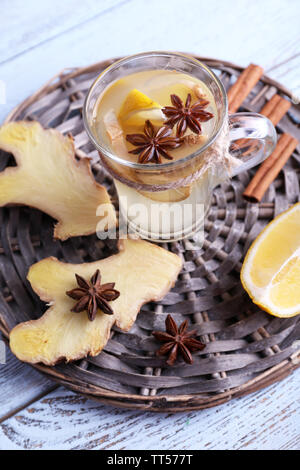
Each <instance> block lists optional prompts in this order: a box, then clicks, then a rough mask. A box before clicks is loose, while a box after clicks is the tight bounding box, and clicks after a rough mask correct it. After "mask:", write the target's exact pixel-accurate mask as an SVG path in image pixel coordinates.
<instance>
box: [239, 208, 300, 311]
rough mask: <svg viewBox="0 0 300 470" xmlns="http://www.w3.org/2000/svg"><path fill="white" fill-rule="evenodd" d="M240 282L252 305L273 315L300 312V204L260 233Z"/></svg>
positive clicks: (244, 267)
mask: <svg viewBox="0 0 300 470" xmlns="http://www.w3.org/2000/svg"><path fill="white" fill-rule="evenodd" d="M241 281H242V284H243V286H244V288H245V290H246V291H247V292H248V294H249V295H250V297H251V298H252V300H253V302H254V303H256V304H257V305H259V306H260V307H261V308H262V309H263V310H265V311H267V312H269V313H271V314H272V315H274V316H276V317H282V318H287V317H293V316H295V315H298V314H299V313H300V203H298V204H295V205H294V206H292V207H291V208H290V209H288V210H287V211H285V212H283V213H282V214H280V215H279V216H278V217H276V218H275V219H274V220H273V221H272V222H270V223H269V224H268V225H267V227H266V228H265V229H264V230H263V231H262V232H261V233H260V235H259V236H258V237H257V239H256V240H255V241H254V243H253V244H252V245H251V247H250V249H249V251H248V253H247V255H246V258H245V261H244V263H243V267H242V270H241Z"/></svg>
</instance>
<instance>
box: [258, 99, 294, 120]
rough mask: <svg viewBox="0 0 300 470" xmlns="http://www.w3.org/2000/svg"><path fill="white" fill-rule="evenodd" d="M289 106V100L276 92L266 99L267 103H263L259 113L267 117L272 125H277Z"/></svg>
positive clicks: (290, 104)
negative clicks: (268, 99)
mask: <svg viewBox="0 0 300 470" xmlns="http://www.w3.org/2000/svg"><path fill="white" fill-rule="evenodd" d="M291 106H292V103H291V102H290V101H288V100H286V99H285V98H282V96H279V95H277V94H276V95H274V96H273V97H272V98H271V99H270V101H268V103H266V104H265V106H264V107H263V108H262V110H261V111H260V114H263V115H264V116H266V117H267V118H269V119H270V121H271V122H272V123H273V124H274V126H277V124H278V123H279V121H280V120H281V119H282V118H283V116H284V115H285V114H286V113H287V111H288V110H289V109H290V107H291Z"/></svg>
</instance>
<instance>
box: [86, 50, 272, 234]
mask: <svg viewBox="0 0 300 470" xmlns="http://www.w3.org/2000/svg"><path fill="white" fill-rule="evenodd" d="M156 69H164V70H176V71H178V72H181V73H184V74H187V75H192V76H194V77H196V78H198V79H200V80H201V81H202V82H204V83H205V85H206V86H207V87H208V88H209V90H210V91H211V93H212V95H213V97H214V100H215V104H216V113H217V115H216V119H215V126H214V129H213V132H212V134H211V135H210V137H209V139H208V140H207V142H206V143H205V145H203V147H201V148H200V149H198V150H197V151H194V152H191V153H190V154H189V155H187V156H186V157H184V158H182V159H179V160H176V161H168V162H167V163H161V164H146V165H145V164H140V163H133V162H131V161H127V160H124V159H123V158H122V157H121V156H120V155H117V154H115V153H113V151H112V150H111V148H109V147H108V146H107V145H105V144H104V143H103V142H101V141H100V140H99V137H98V135H97V133H96V131H95V128H94V118H95V112H96V109H97V104H98V100H99V97H100V96H101V95H102V94H103V92H104V91H105V89H106V88H107V87H108V86H109V85H111V83H112V82H114V81H116V80H118V79H120V78H122V77H124V76H126V75H129V74H132V73H136V72H139V71H146V70H156ZM133 88H134V84H133ZM97 112H101V109H98V111H97ZM83 118H84V124H85V129H86V131H87V133H88V135H89V137H90V139H91V141H92V142H93V144H94V145H95V147H96V149H97V150H98V151H99V155H100V157H101V160H102V163H103V165H104V167H105V168H106V170H107V171H108V172H109V173H110V174H111V175H112V177H113V179H114V183H115V186H116V189H117V192H118V196H119V207H120V213H121V216H122V217H123V220H125V222H126V224H127V227H128V229H129V230H130V232H134V233H135V234H137V235H138V236H140V237H142V238H145V239H148V240H153V241H156V242H169V241H175V240H179V239H182V238H190V237H193V236H194V235H195V234H197V233H200V232H201V230H202V229H203V226H204V219H205V215H206V214H207V212H208V210H209V207H210V202H211V199H212V194H213V190H214V188H215V187H216V186H217V185H218V184H220V183H222V182H225V181H226V180H228V179H229V178H231V177H233V176H235V175H237V174H238V173H241V172H243V171H245V170H248V169H250V168H252V167H253V166H255V165H257V164H259V163H260V162H262V161H263V160H264V159H265V158H267V157H268V156H269V155H270V153H271V152H272V151H273V149H274V147H275V145H276V141H277V137H276V131H275V128H274V126H273V124H272V123H271V121H270V120H269V119H268V118H266V117H264V116H262V115H260V114H256V113H244V112H242V113H237V114H230V115H228V104H227V96H226V91H225V89H224V86H223V84H222V83H221V82H220V80H219V79H218V77H217V76H216V75H215V74H214V73H213V72H212V70H210V69H209V67H207V66H206V65H205V64H203V63H202V62H200V61H199V60H197V59H194V58H192V57H190V56H186V55H184V54H178V53H170V52H147V53H142V54H137V55H134V56H130V57H126V58H124V59H121V60H119V61H117V62H115V63H114V64H112V65H111V66H110V67H108V68H107V69H106V70H104V72H102V73H101V75H99V77H98V78H97V79H96V80H95V82H94V83H93V85H92V86H91V88H90V90H89V92H88V94H87V96H86V99H85V103H84V108H83ZM229 150H230V153H229Z"/></svg>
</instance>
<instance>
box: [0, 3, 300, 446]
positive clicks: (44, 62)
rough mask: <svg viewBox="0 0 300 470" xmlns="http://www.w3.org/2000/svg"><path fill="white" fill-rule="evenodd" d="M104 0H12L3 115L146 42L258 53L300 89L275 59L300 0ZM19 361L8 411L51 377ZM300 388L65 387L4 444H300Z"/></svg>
mask: <svg viewBox="0 0 300 470" xmlns="http://www.w3.org/2000/svg"><path fill="white" fill-rule="evenodd" d="M100 3H101V5H100V6H99V4H100ZM70 4H72V5H73V6H74V5H76V8H79V10H78V9H72V8H71V7H69V6H70ZM104 4H105V5H106V6H107V5H108V4H109V5H110V6H112V7H113V6H114V5H116V4H118V1H109V2H107V1H106V2H98V1H96V0H94V1H93V0H86V1H85V2H78V1H77V0H73V1H69V0H67V1H66V2H58V0H44V1H43V2H37V1H34V0H29V1H28V2H26V5H25V6H23V4H21V2H20V0H9V1H8V0H2V2H1V19H2V21H1V44H0V62H2V61H6V62H5V63H3V64H2V65H0V80H4V81H5V83H6V87H7V103H6V104H5V105H2V106H0V121H1V120H2V119H3V118H4V116H5V115H6V114H7V112H8V111H9V110H10V109H11V108H12V107H13V106H15V105H16V104H17V103H18V102H20V101H21V100H23V99H24V98H25V97H26V96H27V95H29V94H31V93H32V92H34V91H35V90H36V89H37V88H38V87H39V86H41V85H42V84H43V83H44V82H45V81H46V80H48V79H49V77H51V76H52V75H54V74H55V73H57V72H58V71H59V70H60V69H62V68H64V67H68V66H74V65H79V66H82V65H87V64H89V63H92V62H95V61H98V60H102V59H105V58H108V57H111V56H118V55H126V54H131V53H135V52H140V51H142V50H151V49H169V50H181V51H190V52H194V53H196V54H200V55H204V56H212V57H216V58H223V59H225V60H232V61H234V62H236V63H240V64H242V65H247V64H248V63H249V62H256V63H259V64H261V65H262V66H264V67H265V69H266V70H268V69H269V68H271V72H270V75H271V76H273V77H274V78H276V79H279V80H280V81H282V82H283V83H284V84H285V85H286V86H287V87H290V88H292V89H294V90H297V89H298V87H299V71H300V59H299V55H298V56H297V57H295V58H294V59H293V60H292V61H290V62H287V63H286V64H284V65H282V66H280V67H278V68H274V66H276V64H278V63H281V62H284V61H285V60H287V59H288V58H289V57H292V56H295V55H297V53H298V54H299V27H298V25H299V2H298V0H286V1H285V2H282V1H281V0H261V1H260V2H252V1H250V0H239V2H222V1H221V0H210V2H199V0H185V2H184V6H183V2H182V1H181V0H164V1H161V0H151V2H150V1H149V0H131V1H130V2H126V1H124V2H122V3H121V5H120V6H119V7H118V8H115V9H114V10H113V11H110V10H109V8H108V9H105V11H104V12H103V14H101V15H100V16H99V15H98V16H96V17H95V18H93V19H91V16H93V15H94V14H95V15H97V12H101V13H102V10H100V8H102V6H103V5H104ZM33 5H34V8H33ZM78 5H79V7H78ZM18 7H19V8H18ZM68 7H69V8H68ZM7 8H9V10H7ZM20 8H21V10H20ZM25 9H28V11H27V12H26V11H25ZM21 11H22V14H18V15H17V14H16V13H20V12H21ZM90 13H92V15H90ZM3 18H4V20H3ZM81 23H82V24H81ZM76 24H81V26H80V27H78V28H74V26H75V25H76ZM16 32H17V34H16ZM25 51H26V52H25ZM22 52H24V53H23V54H22ZM14 56H16V57H14ZM0 102H1V98H0ZM9 361H10V362H9V364H10V365H9V367H8V369H6V370H5V372H4V368H2V367H3V366H1V365H0V377H1V378H0V387H1V388H0V389H1V392H2V395H1V397H4V400H3V398H1V404H0V417H1V416H3V410H2V409H4V410H8V412H9V413H10V412H13V410H15V409H18V408H19V407H20V406H23V405H24V404H25V403H28V401H31V400H32V399H34V397H36V396H38V395H39V393H43V392H44V390H46V389H47V386H48V385H46V386H45V385H44V383H43V380H44V379H41V378H40V376H39V375H38V374H37V373H36V372H34V371H33V370H32V369H30V368H29V367H28V366H25V365H21V364H20V363H17V362H16V361H15V360H12V359H10V360H9ZM40 381H41V382H40ZM44 386H45V387H46V388H44ZM299 386H300V374H299V371H298V372H296V373H295V374H294V375H293V376H292V377H290V378H288V379H286V380H285V381H284V382H282V383H280V384H276V385H273V386H272V387H269V389H268V390H267V391H261V392H259V393H257V394H255V395H253V396H251V397H246V398H244V399H241V400H235V401H234V402H231V403H229V404H226V405H223V406H222V407H219V408H217V409H211V410H206V411H203V412H195V413H188V414H182V415H175V416H173V417H172V416H168V415H154V414H150V413H146V414H143V413H141V412H128V411H124V410H113V409H111V408H108V407H105V406H101V405H100V406H99V405H97V404H95V403H93V402H90V401H85V399H83V398H81V397H79V396H75V395H74V394H72V393H70V392H67V391H63V390H62V389H60V390H59V392H56V393H54V394H52V395H51V396H50V397H48V398H47V400H46V401H43V400H39V401H38V402H37V403H36V404H35V405H34V406H31V407H29V408H28V409H26V410H24V411H23V412H22V413H19V415H18V416H16V417H13V418H10V419H8V420H7V421H5V422H4V423H3V426H2V429H1V432H0V448H6V447H11V448H24V447H26V445H28V446H29V447H30V448H35V447H39V446H41V447H42V448H55V447H56V448H60V447H64V448H67V449H69V448H75V447H79V448H80V447H83V448H84V447H91V448H95V449H102V448H110V449H119V448H123V447H124V448H127V449H138V448H145V446H147V448H149V449H151V448H161V449H169V448H174V449H181V448H182V449H192V448H208V449H218V448H234V449H238V448H239V447H242V448H246V449H248V448H251V449H255V448H272V449H275V448H290V449H299V448H300V437H299V436H300V429H299V428H300V425H299V411H298V410H297V406H298V408H299V398H298V397H299V392H298V390H299ZM11 397H12V398H11ZM297 401H298V403H297ZM5 414H6V413H5ZM48 415H49V421H47V420H48ZM56 418H57V420H58V421H59V424H58V425H57V423H56ZM48 424H49V429H48V427H47V426H48ZM56 425H57V426H58V427H57V426H56ZM207 429H208V431H206V430H207ZM14 433H15V434H14ZM89 433H91V434H89ZM140 436H143V438H142V439H141V437H140ZM73 438H74V441H73Z"/></svg>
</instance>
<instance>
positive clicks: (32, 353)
mask: <svg viewBox="0 0 300 470" xmlns="http://www.w3.org/2000/svg"><path fill="white" fill-rule="evenodd" d="M119 249H120V252H119V253H118V254H116V255H113V256H110V257H109V258H106V259H103V260H100V261H95V262H92V263H85V264H69V263H62V262H60V261H58V260H57V259H56V258H53V257H51V258H46V259H44V260H42V261H39V262H38V263H36V264H34V265H33V266H31V268H30V270H29V274H28V279H29V281H30V283H31V286H32V288H33V290H34V291H35V292H36V293H37V294H38V295H39V296H40V298H41V299H42V300H44V301H46V302H50V305H51V306H50V308H49V309H48V310H47V311H46V313H45V314H44V315H43V316H42V317H41V318H40V319H38V320H32V321H29V322H26V323H21V324H19V325H18V326H16V327H15V328H14V329H13V330H12V331H11V334H10V347H11V350H12V352H13V353H14V354H15V355H16V356H17V357H18V358H19V359H20V360H22V361H25V362H29V363H33V364H34V363H38V362H42V363H44V364H47V365H54V364H56V363H57V362H58V361H60V360H62V359H64V360H66V361H72V360H76V359H80V358H83V357H86V356H87V355H91V356H96V355H97V354H99V352H100V351H101V350H102V349H103V347H104V346H105V344H106V343H107V341H108V339H109V335H110V330H111V328H112V326H113V325H114V324H116V325H117V326H118V327H119V328H121V329H122V330H124V331H128V330H129V329H130V328H131V326H132V325H133V323H134V321H135V319H136V316H137V314H138V312H139V310H140V308H141V306H142V305H143V304H145V303H147V302H149V301H151V300H154V301H157V300H160V299H162V298H163V297H164V295H165V294H166V293H167V292H168V291H169V289H170V288H171V287H172V286H173V285H174V283H175V281H176V279H177V276H178V274H179V272H180V270H181V267H182V261H181V258H180V257H179V256H177V255H176V254H174V253H171V252H169V251H167V250H165V249H164V248H161V247H159V246H157V245H153V244H152V243H149V242H146V241H143V240H129V239H128V240H121V241H120V242H119ZM96 269H100V272H101V275H102V279H101V282H103V283H106V282H115V283H116V285H115V288H116V289H117V290H118V291H119V292H120V296H119V298H118V299H116V300H115V301H113V302H112V303H111V306H112V308H113V311H114V314H113V315H105V314H104V313H103V312H101V311H100V310H98V312H97V315H96V319H95V320H94V321H92V322H91V321H89V320H88V317H87V313H86V312H81V313H72V312H71V311H70V309H71V308H72V307H73V306H74V300H72V299H70V298H69V297H68V296H67V295H66V291H67V290H70V289H72V288H74V287H76V281H75V273H77V274H79V275H80V276H82V277H83V278H85V279H89V278H90V277H91V276H92V275H93V274H94V272H95V271H96Z"/></svg>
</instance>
